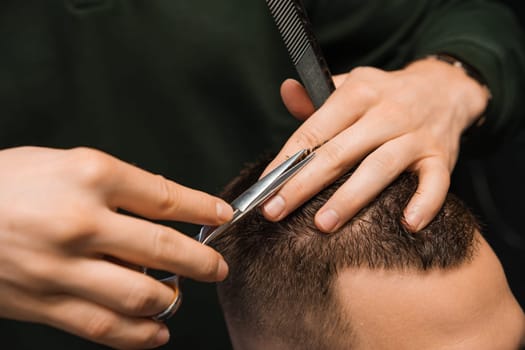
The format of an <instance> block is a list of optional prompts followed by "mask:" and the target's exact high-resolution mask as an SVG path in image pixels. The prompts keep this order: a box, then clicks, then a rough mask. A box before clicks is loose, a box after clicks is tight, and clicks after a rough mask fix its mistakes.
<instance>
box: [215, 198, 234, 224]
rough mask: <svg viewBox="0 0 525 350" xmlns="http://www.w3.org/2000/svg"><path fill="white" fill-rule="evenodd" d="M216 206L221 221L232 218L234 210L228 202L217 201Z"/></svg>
mask: <svg viewBox="0 0 525 350" xmlns="http://www.w3.org/2000/svg"><path fill="white" fill-rule="evenodd" d="M215 208H216V210H217V217H218V218H219V219H220V220H221V221H228V220H230V219H231V217H232V213H233V211H232V209H231V208H230V207H229V206H228V205H227V204H226V203H222V202H217V204H216V206H215Z"/></svg>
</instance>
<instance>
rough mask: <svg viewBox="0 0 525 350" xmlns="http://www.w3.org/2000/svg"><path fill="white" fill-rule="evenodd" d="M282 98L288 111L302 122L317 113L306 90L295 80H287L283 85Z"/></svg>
mask: <svg viewBox="0 0 525 350" xmlns="http://www.w3.org/2000/svg"><path fill="white" fill-rule="evenodd" d="M281 98H282V100H283V103H284V105H285V106H286V108H287V109H288V111H289V112H290V113H291V114H292V115H293V116H294V117H295V118H297V119H299V120H301V121H304V120H306V119H308V117H310V115H312V113H314V112H315V107H314V105H313V103H312V100H310V96H308V93H307V92H306V89H305V88H304V87H303V86H302V85H301V83H299V82H298V81H297V80H295V79H286V80H285V81H284V82H283V83H282V85H281Z"/></svg>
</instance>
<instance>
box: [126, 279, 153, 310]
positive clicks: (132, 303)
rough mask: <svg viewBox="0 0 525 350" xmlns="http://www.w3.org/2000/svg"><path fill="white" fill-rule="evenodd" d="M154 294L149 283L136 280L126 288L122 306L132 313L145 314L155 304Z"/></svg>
mask: <svg viewBox="0 0 525 350" xmlns="http://www.w3.org/2000/svg"><path fill="white" fill-rule="evenodd" d="M155 294H156V293H155V289H154V288H153V287H152V286H151V284H149V283H143V282H139V281H137V282H135V283H133V285H132V287H131V288H129V290H128V293H127V296H126V298H125V300H124V308H125V309H126V310H128V311H129V312H131V313H132V314H134V315H147V314H149V313H151V312H150V311H151V310H152V309H153V308H154V306H155V305H156V300H157V298H156V296H155Z"/></svg>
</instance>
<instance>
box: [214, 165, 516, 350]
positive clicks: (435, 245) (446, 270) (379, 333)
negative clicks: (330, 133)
mask: <svg viewBox="0 0 525 350" xmlns="http://www.w3.org/2000/svg"><path fill="white" fill-rule="evenodd" d="M266 164H267V161H266V160H261V161H259V162H257V163H255V164H252V165H251V166H249V167H247V168H245V169H244V170H243V171H242V172H241V175H240V176H239V177H237V178H236V179H234V180H233V181H232V182H231V183H230V184H229V185H228V186H227V188H226V189H225V191H224V194H223V197H224V198H225V199H227V200H232V199H234V198H235V197H236V196H238V195H239V194H240V193H242V192H243V191H244V190H245V189H246V188H247V187H249V186H250V185H251V184H253V183H254V182H255V181H256V180H257V178H258V177H259V175H260V173H261V172H262V170H263V169H264V167H265V166H266ZM349 175H350V173H348V174H346V175H345V176H344V177H342V178H341V179H339V180H338V181H337V182H335V183H334V184H333V185H331V186H330V187H328V188H327V189H326V190H324V191H323V192H321V193H320V194H318V195H317V196H316V197H314V198H313V199H312V200H310V201H309V202H308V203H306V204H305V205H303V206H302V207H301V208H299V209H298V210H296V211H295V212H294V213H292V214H291V215H289V216H288V217H287V218H286V219H284V220H282V221H280V222H277V223H273V222H269V221H267V220H265V219H264V217H263V216H262V215H261V214H260V213H259V212H256V211H254V212H252V213H250V214H248V215H247V216H246V217H245V218H244V219H243V220H241V221H240V222H239V223H238V224H237V225H236V226H235V227H234V228H232V229H231V230H230V231H229V232H227V233H225V234H224V235H223V236H222V237H220V238H218V239H217V241H216V243H215V247H216V248H217V249H218V250H219V251H220V252H221V253H222V254H223V255H224V257H225V259H226V260H227V262H228V263H229V266H230V274H229V277H228V278H227V280H226V281H225V282H223V283H221V284H219V286H218V292H219V298H220V301H221V305H222V308H223V311H224V314H225V318H226V321H227V324H228V329H229V331H230V335H231V338H232V343H233V345H234V347H235V348H236V349H237V350H241V349H242V350H244V349H256V350H257V349H276V350H279V349H442V348H445V347H446V348H447V349H449V348H450V349H456V348H457V349H517V348H518V344H519V341H520V338H521V337H522V335H523V331H524V329H525V328H524V327H525V326H524V325H525V321H524V316H523V311H522V310H521V308H520V306H519V305H518V303H517V302H516V300H515V298H514V297H513V295H512V293H511V291H510V290H509V288H508V285H507V281H506V279H505V275H504V272H503V270H502V268H501V265H500V263H499V261H498V259H497V257H496V256H495V255H494V253H493V252H492V250H491V249H490V247H489V246H488V244H487V242H486V241H485V240H484V239H483V238H482V237H481V235H480V233H479V230H478V225H477V223H476V220H475V218H474V217H473V215H472V214H471V213H470V212H469V210H468V209H467V208H466V207H465V206H464V205H463V204H462V203H461V202H460V201H459V200H458V199H456V198H455V197H453V196H452V195H449V196H448V197H447V199H446V202H445V204H444V206H443V208H442V209H441V211H440V212H439V213H438V215H437V216H436V218H435V219H434V220H433V221H432V222H431V223H430V224H429V225H428V226H427V227H426V228H425V229H423V230H422V231H420V232H418V233H416V234H413V233H410V232H408V231H407V230H406V229H405V227H404V225H403V223H402V217H403V209H404V207H405V206H406V204H407V203H408V200H409V199H410V197H411V196H412V194H413V193H414V191H415V189H416V186H417V178H416V177H415V176H414V175H413V174H409V173H405V174H403V175H401V176H400V177H399V178H398V179H397V180H396V181H395V182H394V183H393V184H392V185H390V186H389V187H388V188H387V189H385V190H384V191H383V192H382V193H381V194H380V195H379V196H378V197H377V198H376V199H375V200H374V201H373V202H372V203H370V204H369V205H368V206H367V207H366V208H364V209H363V210H361V211H360V212H359V213H358V214H357V215H356V216H355V217H354V218H353V219H352V220H351V221H350V222H348V223H347V224H346V225H344V226H343V227H342V228H341V229H340V230H339V231H338V232H336V233H333V234H330V235H327V234H324V233H321V232H320V231H319V230H318V229H317V228H316V227H315V225H314V223H313V217H314V214H315V212H316V211H317V210H318V209H319V208H320V207H321V206H322V205H323V203H324V202H326V200H327V199H328V198H329V197H330V196H331V195H332V194H333V193H334V191H335V190H336V189H337V188H338V187H339V186H340V185H341V184H342V183H344V181H345V180H346V179H347V178H348V176H349Z"/></svg>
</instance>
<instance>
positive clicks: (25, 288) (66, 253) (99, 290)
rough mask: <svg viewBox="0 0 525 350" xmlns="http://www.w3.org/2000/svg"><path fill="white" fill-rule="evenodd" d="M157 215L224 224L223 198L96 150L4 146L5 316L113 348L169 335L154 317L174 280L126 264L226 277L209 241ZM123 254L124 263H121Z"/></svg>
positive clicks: (0, 296) (1, 268)
mask: <svg viewBox="0 0 525 350" xmlns="http://www.w3.org/2000/svg"><path fill="white" fill-rule="evenodd" d="M119 208H120V209H123V210H126V211H128V212H132V213H134V214H137V215H138V216H140V217H146V218H149V219H166V220H179V221H185V222H192V223H199V224H213V225H217V224H220V223H223V222H225V221H227V220H228V219H230V218H231V216H232V209H231V207H230V206H229V205H227V204H226V203H224V202H223V201H222V200H220V199H218V198H215V197H212V196H210V195H207V194H205V193H202V192H199V191H195V190H191V189H188V188H185V187H183V186H180V185H178V184H176V183H174V182H172V181H169V180H166V179H165V178H163V177H161V176H158V175H153V174H150V173H148V172H146V171H144V170H141V169H139V168H136V167H134V166H132V165H129V164H126V163H124V162H122V161H120V160H117V159H115V158H113V157H111V156H109V155H107V154H104V153H102V152H99V151H95V150H92V149H85V148H79V149H72V150H54V149H47V148H36V147H22V148H13V149H7V150H3V151H0V317H3V318H11V319H16V320H22V321H30V322H37V323H43V324H47V325H50V326H53V327H56V328H60V329H62V330H65V331H67V332H70V333H73V334H76V335H78V336H81V337H84V338H87V339H90V340H92V341H94V342H98V343H102V344H105V345H108V346H111V347H115V348H127V349H131V348H137V349H144V348H153V347H157V346H159V345H161V344H163V343H165V342H166V341H167V340H168V338H169V334H168V331H167V328H166V326H165V325H164V324H162V323H159V322H155V321H153V320H151V319H150V316H152V315H155V314H157V313H159V312H161V311H163V310H164V309H165V308H166V307H167V306H168V305H170V303H171V302H172V300H173V297H174V292H173V290H172V289H170V288H169V287H168V286H166V285H164V284H162V283H161V282H158V281H156V280H155V279H153V278H152V277H149V276H146V275H144V274H142V273H141V272H139V271H135V270H133V269H130V268H126V267H124V266H123V265H131V266H138V265H141V266H142V265H143V266H148V267H151V268H154V269H159V270H165V271H170V272H172V273H177V274H180V275H183V276H186V277H190V278H194V279H198V280H202V281H218V280H222V279H223V278H225V277H226V274H227V270H228V268H227V265H226V263H225V262H224V260H223V259H222V257H221V256H220V255H219V253H217V252H215V251H214V250H212V249H211V248H209V247H207V246H203V245H201V244H200V243H198V242H197V241H194V240H193V239H191V238H189V237H187V236H185V235H183V234H181V233H179V232H176V231H175V230H173V229H171V228H169V227H166V226H163V225H160V224H156V223H153V222H151V221H148V220H145V219H140V218H137V217H131V216H129V215H124V214H121V213H118V212H117V209H119ZM116 261H119V262H122V263H116Z"/></svg>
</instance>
